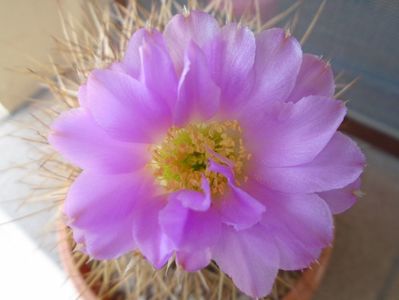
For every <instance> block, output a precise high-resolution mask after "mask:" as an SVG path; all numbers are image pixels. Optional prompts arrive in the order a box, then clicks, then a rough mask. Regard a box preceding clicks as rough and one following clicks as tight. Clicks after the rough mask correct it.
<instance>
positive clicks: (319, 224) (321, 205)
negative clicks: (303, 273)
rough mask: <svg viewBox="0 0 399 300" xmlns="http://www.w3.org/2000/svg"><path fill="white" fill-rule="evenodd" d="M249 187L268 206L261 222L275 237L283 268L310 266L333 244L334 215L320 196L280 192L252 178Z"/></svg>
mask: <svg viewBox="0 0 399 300" xmlns="http://www.w3.org/2000/svg"><path fill="white" fill-rule="evenodd" d="M247 188H248V189H250V190H251V192H252V193H253V195H254V196H255V197H257V198H258V199H260V200H261V201H262V203H264V205H265V206H266V207H267V208H268V209H267V211H266V212H265V213H264V215H263V218H262V221H261V223H262V225H263V226H265V227H266V228H267V229H268V230H269V231H270V232H271V234H272V235H273V237H274V239H275V242H276V246H277V248H278V250H279V253H280V268H281V269H284V270H298V269H303V268H306V267H308V266H309V265H310V264H311V263H312V262H313V261H314V260H316V259H317V258H318V257H319V255H320V253H321V250H322V249H323V248H324V247H327V246H329V245H330V244H331V242H332V239H333V229H334V223H333V218H332V214H331V212H330V210H329V207H328V205H327V204H326V203H325V201H324V200H323V199H321V198H320V197H319V196H317V195H316V194H285V193H278V192H274V191H270V190H268V189H267V188H265V187H264V186H262V185H260V184H259V183H256V182H252V181H251V182H250V183H249V186H248V187H247Z"/></svg>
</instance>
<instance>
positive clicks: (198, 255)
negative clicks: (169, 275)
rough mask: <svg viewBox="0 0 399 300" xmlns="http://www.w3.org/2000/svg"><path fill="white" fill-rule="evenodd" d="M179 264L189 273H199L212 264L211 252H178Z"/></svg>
mask: <svg viewBox="0 0 399 300" xmlns="http://www.w3.org/2000/svg"><path fill="white" fill-rule="evenodd" d="M176 259H177V263H178V264H179V265H180V266H182V267H183V269H184V270H185V271H187V272H196V271H199V270H201V269H203V268H205V267H206V266H208V265H209V263H210V262H211V252H210V250H209V249H205V250H200V251H193V252H185V251H178V252H177V253H176Z"/></svg>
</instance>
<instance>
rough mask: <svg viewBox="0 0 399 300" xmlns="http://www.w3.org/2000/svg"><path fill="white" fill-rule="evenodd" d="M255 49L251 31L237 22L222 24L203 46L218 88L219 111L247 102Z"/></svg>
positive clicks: (237, 107) (237, 106) (239, 107)
mask: <svg viewBox="0 0 399 300" xmlns="http://www.w3.org/2000/svg"><path fill="white" fill-rule="evenodd" d="M255 51H256V46H255V37H254V35H253V33H252V31H251V30H250V29H248V28H247V27H240V26H239V25H237V24H229V25H226V26H225V27H223V28H222V30H221V31H220V33H219V34H218V35H217V36H216V37H215V38H214V39H213V40H212V42H211V43H210V44H209V45H207V46H206V53H207V56H208V59H209V65H210V67H211V72H212V76H213V78H214V80H215V82H216V83H217V84H218V86H220V88H221V90H222V103H221V105H222V107H221V113H225V111H226V110H231V109H242V105H241V104H242V102H243V101H245V102H246V101H247V99H248V98H247V97H248V93H249V90H250V87H251V83H252V81H251V80H250V72H251V71H252V68H253V63H254V60H255ZM243 97H245V99H243Z"/></svg>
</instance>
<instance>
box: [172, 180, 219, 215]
mask: <svg viewBox="0 0 399 300" xmlns="http://www.w3.org/2000/svg"><path fill="white" fill-rule="evenodd" d="M201 181H202V183H201V187H202V191H203V192H202V193H200V192H196V191H190V190H181V191H178V192H175V193H173V194H171V195H170V196H169V199H170V200H169V201H179V202H180V203H181V204H182V205H183V206H184V207H186V208H189V209H192V210H197V211H207V210H208V209H209V207H210V206H211V191H210V187H209V182H208V180H207V179H206V178H205V177H202V180H201Z"/></svg>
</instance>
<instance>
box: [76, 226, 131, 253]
mask: <svg viewBox="0 0 399 300" xmlns="http://www.w3.org/2000/svg"><path fill="white" fill-rule="evenodd" d="M130 227H131V220H128V219H124V220H121V222H118V224H116V225H115V226H112V227H109V228H104V230H102V231H101V232H100V231H98V230H93V231H90V230H87V231H85V240H84V244H83V247H84V252H85V253H86V254H88V255H89V256H90V257H92V258H95V259H98V260H108V259H115V258H118V257H119V256H121V255H123V254H126V253H128V252H132V251H134V250H136V247H137V246H136V243H135V241H134V239H133V236H132V232H131V230H129V228H130ZM73 230H76V229H73Z"/></svg>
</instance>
